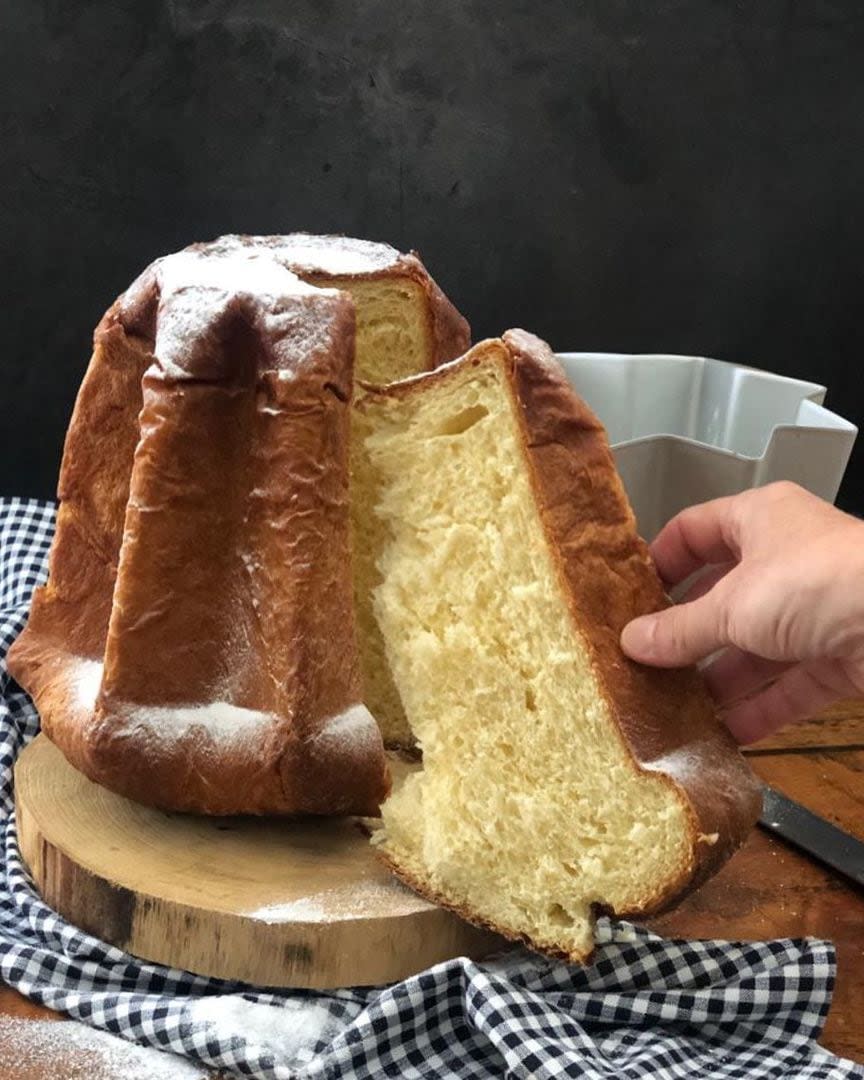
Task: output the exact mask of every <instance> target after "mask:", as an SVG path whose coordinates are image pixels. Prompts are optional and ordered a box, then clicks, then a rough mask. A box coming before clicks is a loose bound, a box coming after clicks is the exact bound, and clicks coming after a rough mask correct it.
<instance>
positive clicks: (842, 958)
mask: <svg viewBox="0 0 864 1080" xmlns="http://www.w3.org/2000/svg"><path fill="white" fill-rule="evenodd" d="M750 759H751V762H752V764H753V766H754V768H755V770H756V771H757V772H758V773H759V775H760V776H761V777H762V778H763V779H764V780H765V781H766V782H768V783H769V784H771V785H772V786H773V787H775V788H777V789H778V790H779V791H782V792H783V793H784V794H786V795H788V796H790V797H791V798H793V799H797V800H798V801H799V802H801V803H803V804H804V805H806V806H807V807H809V808H810V809H811V810H814V811H815V812H816V813H819V814H822V815H823V816H824V817H826V818H828V819H830V820H831V821H833V822H835V823H836V824H838V825H840V826H841V827H842V828H844V829H847V830H848V831H849V832H852V833H855V834H856V835H858V836H860V837H861V838H862V839H864V701H858V702H850V703H847V704H844V705H841V706H838V707H836V708H834V709H831V710H829V711H828V712H827V713H826V714H825V715H824V716H822V717H819V718H817V719H814V720H811V721H807V722H805V723H803V724H799V725H796V726H795V727H794V728H790V729H788V730H787V731H785V732H782V733H781V734H780V735H779V736H776V737H774V738H772V739H769V740H766V741H765V742H763V743H760V744H758V745H757V746H755V747H753V748H752V750H751V751H750ZM651 926H652V927H653V928H654V929H656V930H657V931H659V932H660V933H663V934H667V935H670V936H678V937H727V938H744V939H747V938H751V939H754V938H765V937H801V936H804V935H808V934H809V935H815V936H817V937H825V938H829V939H831V940H832V941H833V942H834V943H835V945H836V947H837V959H838V976H837V987H836V991H835V995H834V1005H833V1007H832V1009H831V1014H830V1016H829V1018H828V1024H827V1026H826V1028H825V1035H824V1038H823V1040H822V1041H823V1045H824V1046H825V1047H827V1048H828V1049H829V1050H833V1051H834V1052H835V1053H837V1054H841V1055H843V1056H844V1057H849V1058H852V1059H853V1060H855V1061H858V1062H862V1063H864V1020H862V1016H861V1007H862V1002H864V890H861V889H856V888H854V887H853V886H851V885H849V884H848V883H847V882H846V881H845V880H844V879H843V878H841V877H840V876H839V875H837V874H834V873H833V872H831V871H829V870H824V869H822V867H820V866H819V865H818V864H817V863H815V862H814V861H813V860H812V859H809V858H807V857H806V856H804V855H800V854H798V853H797V852H796V851H794V850H793V849H792V848H790V847H788V846H787V845H786V844H784V843H783V842H782V841H780V840H775V839H774V838H773V837H771V836H769V835H768V834H767V833H765V832H763V831H762V830H761V829H756V830H754V832H753V833H752V835H751V836H750V838H749V840H748V841H747V843H746V844H745V846H744V848H743V849H742V850H741V851H740V852H739V853H738V854H737V855H736V856H735V857H734V858H733V859H732V860H731V862H729V863H728V865H727V866H726V867H725V868H724V869H723V870H722V871H721V872H720V873H719V874H718V875H717V876H716V877H715V878H714V879H713V880H711V881H709V882H708V883H707V885H705V886H703V888H702V889H701V890H700V891H699V892H698V893H697V894H696V895H695V896H693V897H691V898H690V899H689V900H687V901H685V902H684V903H683V904H682V905H681V906H680V907H679V908H678V909H677V910H675V911H674V912H671V913H670V914H668V915H664V916H663V917H661V918H658V919H654V920H652V922H651ZM56 1015H57V1014H55V1013H51V1012H49V1011H48V1010H47V1009H42V1008H40V1007H38V1006H34V1005H31V1004H30V1003H29V1002H27V1001H25V1000H24V998H22V997H20V995H18V994H17V993H15V991H13V990H8V989H3V988H0V1061H2V1046H3V1023H4V1017H27V1018H42V1019H45V1018H49V1017H56ZM58 1020H59V1022H61V1023H62V1022H63V1021H62V1019H61V1018H59V1017H58ZM57 1064H58V1065H60V1066H61V1068H60V1069H59V1070H58V1071H57V1072H56V1073H55V1072H54V1071H53V1070H52V1071H51V1072H50V1076H52V1077H53V1076H54V1075H58V1076H61V1075H62V1076H72V1075H78V1074H77V1073H76V1072H75V1071H74V1067H75V1062H74V1052H73V1051H72V1050H71V1049H70V1055H69V1060H68V1062H64V1063H57ZM64 1069H65V1070H66V1071H64ZM28 1075H29V1076H32V1077H33V1080H37V1077H38V1080H41V1078H42V1077H43V1076H44V1077H45V1080H48V1077H49V1072H48V1071H46V1072H44V1073H41V1074H34V1073H31V1074H28ZM100 1075H102V1074H100ZM104 1075H107V1073H106V1074H104ZM23 1076H24V1074H20V1080H23ZM3 1077H4V1080H7V1074H5V1073H4V1074H3ZM8 1080H19V1076H18V1075H17V1074H16V1075H15V1076H14V1077H9V1078H8ZM118 1080H120V1078H119V1077H118Z"/></svg>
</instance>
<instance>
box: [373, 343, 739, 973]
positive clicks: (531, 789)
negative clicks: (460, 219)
mask: <svg viewBox="0 0 864 1080" xmlns="http://www.w3.org/2000/svg"><path fill="white" fill-rule="evenodd" d="M360 408H361V409H362V410H363V411H364V412H365V414H366V417H367V420H368V427H369V430H370V431H371V434H369V435H368V436H367V438H366V449H367V452H368V455H369V460H370V462H371V466H372V469H373V471H374V479H375V487H374V489H372V488H370V489H369V490H366V491H365V492H363V493H362V497H363V498H364V499H367V500H370V502H368V503H367V506H368V505H372V503H373V502H374V505H375V512H376V514H377V515H378V517H379V519H380V521H381V523H382V530H381V534H380V547H379V551H378V566H379V569H380V573H381V582H380V584H379V585H378V586H377V588H376V591H375V596H374V606H375V614H376V618H377V620H378V624H379V626H380V630H381V633H382V637H383V640H384V644H385V648H386V656H387V660H388V662H389V666H390V669H391V672H392V676H393V679H394V681H395V685H396V687H397V688H398V692H399V695H400V698H401V701H402V702H403V704H404V707H405V713H406V717H407V721H408V723H409V725H410V728H411V730H412V732H413V734H414V736H415V737H416V739H417V741H418V744H419V746H420V748H421V750H422V755H423V765H422V769H421V770H419V771H417V772H414V773H412V774H410V775H409V776H408V777H407V779H405V781H404V782H403V783H402V784H401V786H399V787H398V788H397V790H396V791H395V792H394V794H393V795H392V796H391V797H390V799H389V800H388V801H387V802H386V803H385V805H384V807H383V825H382V828H381V829H380V831H379V832H378V833H377V834H376V836H375V842H376V844H377V845H378V849H379V852H380V854H381V855H382V856H383V857H384V859H385V860H386V861H387V862H388V863H389V864H390V866H391V867H392V868H393V870H394V871H395V872H396V873H397V874H398V875H399V876H400V877H401V878H402V879H403V880H404V881H405V882H407V883H408V884H410V885H411V886H413V887H414V888H415V889H416V890H417V891H418V892H420V893H422V894H424V895H425V896H427V897H429V898H430V899H432V900H434V901H436V902H438V903H440V904H443V905H444V906H447V907H450V908H452V909H454V910H455V911H458V912H459V913H461V914H462V915H463V916H465V917H466V918H468V919H470V920H471V921H472V922H476V923H478V924H482V925H486V926H489V927H492V928H494V929H495V930H497V931H499V932H500V933H503V934H504V935H506V936H508V937H510V938H513V939H518V940H523V941H525V942H528V943H529V944H531V945H532V946H534V947H536V948H539V949H541V950H544V951H547V952H550V953H553V954H556V955H560V956H563V957H566V958H568V959H570V960H573V961H582V960H585V959H586V958H587V957H588V956H589V955H590V953H591V951H592V948H593V918H594V915H595V913H596V912H597V911H598V910H603V911H611V912H615V913H617V914H620V915H634V914H646V913H649V912H652V911H656V910H658V909H660V908H662V907H664V906H667V905H668V904H670V903H671V902H673V901H675V900H676V899H677V898H679V897H680V896H681V895H682V894H683V893H684V892H686V891H689V890H690V889H691V888H693V887H695V885H696V884H698V883H699V882H700V881H701V880H703V879H704V878H705V877H706V876H708V875H709V874H710V873H712V872H713V871H714V870H715V869H717V868H718V867H719V865H720V864H721V863H722V862H723V861H724V860H725V859H726V858H727V857H728V856H729V855H730V854H731V853H732V851H734V849H735V848H736V847H737V846H738V844H739V843H740V842H741V841H742V839H743V838H744V836H745V835H746V833H747V831H748V830H749V828H750V827H751V825H752V824H753V822H754V820H755V818H756V816H757V812H758V806H759V797H758V789H757V785H756V782H755V779H754V778H753V776H752V773H751V772H750V770H749V768H748V767H747V765H746V764H745V762H744V760H743V758H742V757H741V755H740V754H739V752H738V750H737V748H736V747H735V745H734V744H733V742H732V740H731V738H730V737H729V735H728V733H727V732H726V730H725V728H723V726H722V725H721V724H720V723H719V721H718V720H717V719H716V717H715V714H714V710H713V708H712V706H711V703H710V700H709V698H708V696H707V694H706V692H705V689H704V687H703V685H702V682H701V679H700V677H699V676H698V674H697V672H696V671H695V670H684V671H662V670H651V669H648V668H645V667H642V666H640V665H637V664H634V663H632V662H631V661H629V660H628V659H627V658H626V657H625V656H624V655H623V653H622V652H621V651H620V648H619V644H618V639H619V634H620V631H621V629H622V627H623V626H624V625H625V624H626V623H627V622H628V621H629V620H630V619H631V618H633V617H634V616H636V615H639V614H642V613H645V612H649V611H654V610H657V609H659V608H662V607H663V606H665V604H666V603H667V600H666V597H665V595H664V591H663V588H662V585H661V583H660V581H659V579H658V576H657V574H656V571H655V569H654V567H653V564H652V562H651V559H650V556H649V553H648V550H647V548H646V546H645V544H644V543H643V542H642V541H641V540H640V539H639V537H638V536H637V533H636V526H635V522H634V518H633V514H632V511H631V509H630V507H629V504H628V502H627V499H626V496H625V494H624V490H623V488H622V486H621V482H620V480H619V478H618V475H617V473H616V471H615V467H614V465H613V462H612V457H611V454H610V451H609V446H608V443H607V440H606V436H605V433H604V431H603V428H602V426H601V424H600V423H599V421H598V420H597V419H596V417H595V416H594V415H593V414H592V413H591V411H590V410H589V409H588V408H587V407H586V405H585V404H584V403H583V402H582V401H581V400H580V399H579V398H578V397H577V396H576V394H575V393H574V392H573V390H572V389H571V387H570V385H569V384H568V382H567V380H566V378H565V376H564V374H563V372H562V370H561V368H560V366H559V365H558V363H557V361H556V360H555V358H554V356H553V355H552V353H551V351H550V350H549V348H548V346H546V345H545V344H544V343H543V342H541V341H539V340H538V339H537V338H535V337H533V336H531V335H529V334H526V333H524V332H523V331H518V330H512V331H509V332H508V333H506V334H505V335H504V337H503V339H496V340H489V341H484V342H481V343H480V344H478V345H477V346H475V347H474V348H473V349H471V350H470V352H468V353H467V354H466V355H465V356H464V357H462V358H461V359H459V360H456V361H454V362H453V363H450V364H448V365H445V366H444V367H442V368H439V369H438V370H437V371H435V372H432V373H430V374H426V375H422V376H419V377H417V378H413V379H408V380H405V381H404V382H401V383H398V384H395V385H392V386H389V387H385V388H380V389H374V390H369V391H368V392H367V393H366V394H365V396H364V397H363V399H362V402H361V403H360Z"/></svg>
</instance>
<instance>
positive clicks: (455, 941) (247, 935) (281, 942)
mask: <svg viewBox="0 0 864 1080" xmlns="http://www.w3.org/2000/svg"><path fill="white" fill-rule="evenodd" d="M15 798H16V811H17V817H18V838H19V843H20V846H21V853H22V855H23V857H24V859H25V861H26V863H27V865H28V866H29V868H30V871H31V873H32V874H33V877H34V879H35V881H36V883H37V886H38V888H39V891H40V893H41V894H42V896H43V897H44V898H45V900H46V901H47V903H48V904H50V905H51V907H53V908H54V909H55V910H57V911H59V912H60V913H61V914H62V915H63V916H65V917H66V918H67V919H68V920H69V921H70V922H72V923H74V924H75V925H76V926H79V927H81V928H82V929H83V930H86V931H87V932H89V933H91V934H93V935H94V936H96V937H99V938H101V939H102V940H104V941H108V942H110V943H111V944H113V945H117V946H119V947H120V948H122V949H125V950H126V951H127V952H131V953H133V954H134V955H136V956H140V957H143V958H145V959H148V960H154V961H156V962H158V963H162V964H167V965H169V966H174V967H180V968H186V969H188V970H190V971H195V972H198V973H200V974H203V975H211V976H215V977H218V978H226V979H240V980H242V981H244V982H249V983H253V984H255V985H258V986H298V987H314V988H319V989H320V988H327V987H336V986H356V985H364V984H372V983H382V982H391V981H394V980H397V979H402V978H405V977H406V976H408V975H412V974H414V973H416V972H418V971H422V970H423V969H424V968H427V967H430V966H432V965H433V964H436V963H439V962H440V961H442V960H446V959H449V958H451V957H453V956H460V955H468V956H474V957H477V956H482V955H485V954H486V953H488V952H489V951H490V950H492V949H495V948H498V947H500V945H501V940H500V939H499V938H498V937H496V936H495V935H493V934H490V933H488V932H486V931H483V930H478V929H476V928H475V927H472V926H469V925H468V924H467V923H465V922H463V921H462V920H461V919H459V918H458V917H457V916H455V915H453V914H452V913H450V912H448V911H444V910H442V909H441V908H438V907H435V905H433V904H430V903H429V902H428V901H426V900H423V899H421V898H420V897H418V896H417V895H416V894H414V893H413V892H411V891H410V890H408V889H406V888H405V887H404V886H403V885H401V884H400V883H399V882H398V881H397V880H396V878H395V877H393V875H392V874H390V873H389V871H387V870H386V869H385V868H384V867H383V866H382V865H381V863H380V862H379V861H378V859H377V858H376V857H375V853H374V849H373V848H372V846H371V845H370V843H369V838H368V832H367V831H366V830H365V829H364V828H363V827H362V826H361V823H360V822H358V821H357V819H351V818H343V819H308V820H306V821H291V820H286V819H275V818H274V819H266V818H263V819H262V818H242V819H241V818H205V817H194V816H191V815H182V814H166V813H163V812H161V811H158V810H154V809H152V808H150V807H145V806H139V805H138V804H137V803H133V802H130V801H129V800H128V799H124V798H122V797H121V796H119V795H115V794H114V793H113V792H110V791H107V790H106V789H105V788H102V787H99V786H98V785H97V784H93V783H91V782H90V781H89V780H87V779H86V778H85V777H84V776H83V775H82V774H81V773H79V772H77V771H76V770H75V769H73V768H72V767H71V765H69V764H68V763H67V761H66V759H65V758H64V757H63V755H62V754H61V753H60V751H59V750H57V749H56V747H54V746H53V745H52V744H51V743H50V742H49V741H48V740H47V739H46V738H45V737H44V736H40V737H39V738H37V739H36V740H35V741H34V742H33V743H31V744H30V746H28V747H27V749H26V750H25V751H24V753H23V754H22V755H21V757H20V758H19V760H18V763H17V765H16V768H15Z"/></svg>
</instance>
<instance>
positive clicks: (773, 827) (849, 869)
mask: <svg viewBox="0 0 864 1080" xmlns="http://www.w3.org/2000/svg"><path fill="white" fill-rule="evenodd" d="M759 824H760V825H761V826H762V827H763V828H765V829H768V830H769V831H770V832H773V833H776V834H777V835H778V836H782V837H783V839H784V840H788V841H789V843H790V844H794V845H795V847H798V848H801V849H802V851H806V852H807V854H808V855H812V856H813V857H814V858H815V859H818V860H819V861H820V862H823V863H825V864H826V865H827V866H830V867H831V868H832V869H833V870H836V871H837V872H838V873H840V874H843V875H844V876H845V877H847V878H850V879H851V880H852V881H854V882H855V883H856V884H857V885H861V886H864V841H862V840H859V839H858V838H857V837H855V836H852V835H851V834H850V833H847V832H844V831H843V829H838V828H837V826H836V825H832V824H831V822H830V821H826V820H825V819H824V818H821V817H819V815H818V814H814V813H813V812H812V811H810V810H808V809H807V808H806V807H805V806H801V804H800V803H797V802H793V801H792V799H787V798H786V796H785V795H781V794H780V792H779V791H775V790H774V789H773V788H770V787H768V786H767V785H763V787H762V816H761V817H760V818H759Z"/></svg>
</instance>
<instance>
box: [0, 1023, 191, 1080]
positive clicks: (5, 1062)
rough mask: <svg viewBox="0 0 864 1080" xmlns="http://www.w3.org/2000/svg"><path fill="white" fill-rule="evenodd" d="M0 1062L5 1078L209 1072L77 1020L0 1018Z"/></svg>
mask: <svg viewBox="0 0 864 1080" xmlns="http://www.w3.org/2000/svg"><path fill="white" fill-rule="evenodd" d="M0 1062H2V1070H3V1071H2V1075H3V1076H18V1075H19V1073H20V1074H21V1075H24V1076H42V1077H44V1078H45V1080H54V1078H56V1080H60V1078H61V1077H67V1076H72V1075H74V1076H79V1075H80V1076H87V1077H88V1080H117V1078H118V1077H123V1080H199V1078H203V1077H206V1076H208V1075H209V1072H208V1070H207V1069H206V1068H205V1067H204V1066H202V1065H196V1064H194V1063H193V1062H191V1061H188V1060H187V1059H186V1058H182V1057H178V1056H177V1055H176V1054H167V1053H165V1052H164V1051H162V1050H153V1049H150V1048H148V1047H144V1046H138V1045H136V1044H135V1043H130V1042H127V1041H126V1040H125V1039H119V1038H117V1037H116V1036H114V1035H109V1034H108V1033H107V1032H105V1031H98V1030H96V1029H95V1028H90V1027H86V1026H85V1025H84V1024H80V1023H78V1022H77V1021H75V1020H69V1021H55V1020H18V1019H7V1018H4V1019H2V1020H0ZM85 1068H86V1072H85V1071H84V1070H85ZM67 1070H68V1071H67Z"/></svg>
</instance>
